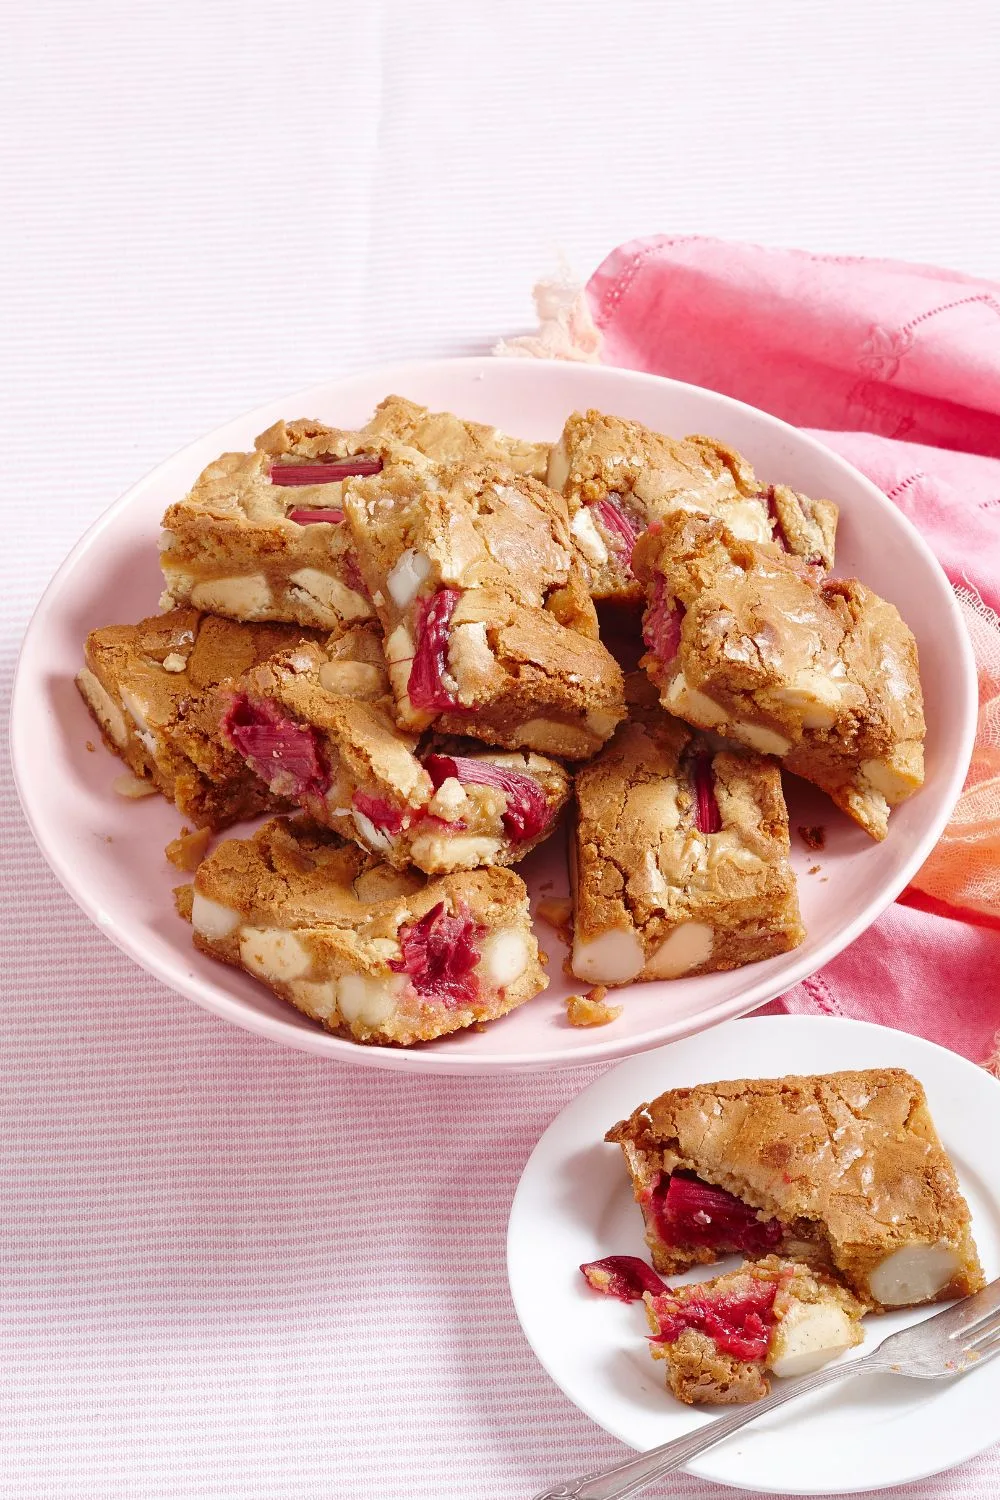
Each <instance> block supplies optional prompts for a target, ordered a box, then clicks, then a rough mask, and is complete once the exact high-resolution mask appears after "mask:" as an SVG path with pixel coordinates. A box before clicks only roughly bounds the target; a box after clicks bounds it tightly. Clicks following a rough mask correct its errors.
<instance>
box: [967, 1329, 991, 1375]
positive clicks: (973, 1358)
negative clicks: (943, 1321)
mask: <svg viewBox="0 0 1000 1500" xmlns="http://www.w3.org/2000/svg"><path fill="white" fill-rule="evenodd" d="M998 1354H1000V1333H995V1334H994V1335H993V1337H992V1338H991V1339H988V1340H987V1341H986V1343H984V1344H979V1345H977V1346H976V1348H974V1349H963V1351H962V1362H961V1368H962V1369H969V1370H978V1369H979V1367H980V1365H985V1364H986V1362H987V1361H988V1360H991V1359H995V1358H996V1356H997V1355H998Z"/></svg>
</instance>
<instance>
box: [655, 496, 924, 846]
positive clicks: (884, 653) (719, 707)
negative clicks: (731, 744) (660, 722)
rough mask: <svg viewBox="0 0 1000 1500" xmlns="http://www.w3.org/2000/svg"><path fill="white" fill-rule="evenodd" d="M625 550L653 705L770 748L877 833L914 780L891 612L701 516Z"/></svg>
mask: <svg viewBox="0 0 1000 1500" xmlns="http://www.w3.org/2000/svg"><path fill="white" fill-rule="evenodd" d="M633 560H634V564H635V569H636V574H637V576H638V577H639V578H641V579H642V580H643V582H644V583H645V584H646V585H647V594H648V605H647V608H646V614H645V617H644V633H645V639H646V643H647V645H648V647H649V651H648V653H647V655H646V656H644V657H643V666H644V667H645V669H646V671H647V672H648V673H649V675H650V677H651V678H652V679H653V681H654V682H655V683H656V685H657V688H658V689H659V692H660V701H661V703H662V704H663V706H664V708H666V709H667V710H668V711H669V712H670V713H673V714H676V715H678V717H679V718H682V719H685V720H687V722H688V723H690V724H695V725H698V726H700V727H701V728H703V729H712V730H715V731H716V732H718V733H719V734H723V735H727V736H729V737H730V738H732V739H736V740H740V741H742V742H743V743H744V744H747V745H749V746H751V747H752V748H753V749H754V750H758V751H760V752H761V753H762V754H766V755H776V756H779V757H780V758H781V760H782V762H783V764H784V765H786V766H787V767H788V769H789V770H790V771H794V772H796V774H797V775H799V776H803V777H805V779H806V780H807V781H812V782H815V783H816V785H817V786H820V787H822V788H823V790H824V791H825V792H826V793H827V794H828V795H829V796H830V797H831V798H832V799H833V801H834V802H835V803H836V805H837V806H838V807H840V808H842V809H843V811H844V812H846V813H847V814H848V815H849V816H850V817H851V818H853V819H854V821H855V822H856V823H859V824H860V825H861V827H862V828H864V830H865V832H866V833H868V834H870V835H871V837H872V838H874V839H883V838H885V835H886V832H887V830H888V819H889V811H890V808H892V807H893V806H894V805H895V804H896V803H898V802H901V801H903V800H904V798H906V797H909V796H911V795H912V793H913V792H915V791H917V790H918V788H919V787H920V786H921V785H922V783H923V777H924V752H923V741H924V713H923V696H922V693H921V688H920V676H919V671H918V665H917V647H916V643H915V641H914V639H913V636H912V635H911V633H910V631H909V630H908V629H907V627H906V625H905V624H904V623H903V621H902V619H901V618H900V616H899V612H898V610H896V608H895V607H894V606H893V605H892V604H888V603H887V602H886V601H885V600H884V599H880V598H879V597H878V595H877V594H873V593H872V591H871V590H870V589H868V588H866V587H865V586H864V584H862V583H858V582H857V581H856V580H853V579H832V578H824V577H823V576H822V575H821V574H820V573H818V571H817V570H816V569H813V568H809V567H806V566H804V565H803V564H802V563H801V562H800V561H798V560H797V559H795V558H792V557H788V556H783V555H781V554H779V553H776V552H775V551H774V549H773V548H770V547H765V546H761V545H760V544H758V543H756V542H748V541H742V540H739V539H737V538H736V537H734V536H733V535H732V533H731V532H730V531H729V530H727V528H726V527H725V526H723V525H722V523H721V522H720V521H717V520H713V519H709V518H705V517H702V516H694V515H685V514H681V513H676V514H674V515H671V516H668V517H667V518H666V519H665V520H664V521H662V522H656V523H654V524H653V525H652V526H651V527H650V528H649V530H648V531H647V532H646V533H645V535H644V536H643V537H642V538H641V539H640V541H639V542H638V544H637V546H636V549H635V553H634V559H633Z"/></svg>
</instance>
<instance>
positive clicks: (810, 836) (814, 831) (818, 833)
mask: <svg viewBox="0 0 1000 1500" xmlns="http://www.w3.org/2000/svg"><path fill="white" fill-rule="evenodd" d="M798 834H799V838H800V839H801V840H802V842H803V843H804V844H805V846H806V848H807V849H825V848H826V829H825V828H824V827H823V825H822V823H809V824H804V825H803V824H801V823H800V824H799V829H798Z"/></svg>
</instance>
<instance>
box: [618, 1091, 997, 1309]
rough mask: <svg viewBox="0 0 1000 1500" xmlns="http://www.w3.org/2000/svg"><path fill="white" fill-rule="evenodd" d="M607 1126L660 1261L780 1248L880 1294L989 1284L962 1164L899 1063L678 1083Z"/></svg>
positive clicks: (942, 1292) (913, 1294)
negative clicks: (961, 1180) (953, 1158)
mask: <svg viewBox="0 0 1000 1500" xmlns="http://www.w3.org/2000/svg"><path fill="white" fill-rule="evenodd" d="M606 1139H607V1140H609V1141H615V1142H617V1143H618V1144H619V1145H620V1146H621V1148H622V1151H623V1152H624V1155H625V1161H626V1164H627V1166H628V1170H629V1173H630V1175H631V1177H632V1184H633V1189H634V1192H635V1196H636V1200H637V1202H638V1203H639V1205H640V1207H641V1209H642V1213H643V1218H644V1220H645V1225H646V1241H647V1243H648V1245H649V1248H650V1251H651V1254H652V1258H653V1264H654V1265H655V1266H656V1268H657V1269H658V1270H660V1271H663V1272H664V1273H666V1274H672V1273H675V1272H678V1271H683V1270H686V1269H687V1268H688V1267H689V1266H692V1265H696V1264H699V1263H708V1262H711V1261H715V1260H718V1259H719V1258H720V1257H721V1256H723V1255H728V1254H732V1253H741V1254H744V1255H747V1256H750V1257H753V1258H763V1257H766V1256H768V1255H771V1254H780V1255H784V1256H790V1257H792V1258H793V1259H797V1260H804V1261H807V1262H808V1263H809V1264H810V1265H812V1266H815V1267H818V1268H819V1269H820V1270H825V1271H827V1272H830V1273H832V1274H835V1275H837V1276H838V1277H839V1278H840V1279H841V1280H842V1281H843V1282H845V1283H846V1285H847V1286H848V1287H849V1288H850V1290H851V1291H852V1292H853V1293H854V1294H855V1295H856V1296H857V1297H859V1298H860V1299H861V1300H862V1301H863V1302H864V1303H865V1304H866V1305H868V1306H870V1307H875V1308H887V1307H905V1306H909V1305H911V1304H915V1303H921V1302H936V1301H943V1300H945V1299H946V1298H949V1297H963V1296H965V1295H966V1294H967V1293H969V1292H974V1291H977V1290H978V1289H979V1288H980V1287H981V1286H982V1285H983V1274H982V1270H981V1268H980V1265H979V1260H978V1257H977V1254H976V1247H975V1244H974V1243H973V1239H972V1234H971V1231H970V1227H969V1226H970V1216H969V1210H968V1207H967V1205H966V1203H965V1200H964V1198H963V1197H962V1194H961V1191H960V1189H959V1185H958V1180H957V1178H956V1176H955V1171H954V1168H953V1167H952V1165H951V1162H950V1161H949V1159H948V1156H947V1154H946V1152H945V1150H944V1148H943V1147H942V1145H941V1142H940V1141H939V1139H938V1136H937V1132H936V1131H935V1129H934V1123H933V1121H932V1119H931V1116H930V1112H929V1110H928V1108H927V1100H926V1097H925V1095H924V1091H923V1088H922V1087H921V1085H920V1084H919V1083H918V1082H917V1080H916V1079H915V1078H913V1077H911V1075H910V1074H909V1073H905V1072H903V1071H902V1070H901V1069H896V1068H873V1069H868V1070H866V1071H863V1072H845V1073H828V1074H820V1075H817V1076H810V1077H786V1078H769V1079H768V1078H753V1079H736V1080H734V1081H732V1082H725V1083H712V1084H702V1085H699V1086H698V1087H695V1088H679V1089H670V1090H669V1091H668V1092H667V1093H665V1094H661V1095H660V1096H659V1098H657V1099H654V1100H653V1101H652V1102H651V1103H649V1104H642V1105H640V1106H639V1108H638V1109H636V1110H635V1111H634V1112H633V1113H632V1115H631V1116H630V1117H629V1118H628V1119H627V1120H622V1121H620V1122H619V1124H617V1125H615V1126H614V1127H613V1128H612V1129H611V1130H609V1131H608V1134H607V1137H606Z"/></svg>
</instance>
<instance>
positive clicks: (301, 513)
mask: <svg viewBox="0 0 1000 1500" xmlns="http://www.w3.org/2000/svg"><path fill="white" fill-rule="evenodd" d="M288 519H289V520H290V521H294V522H295V524H296V526H339V525H340V523H341V521H342V520H343V519H344V512H343V511H342V510H334V509H333V508H332V507H331V508H330V509H328V510H304V509H303V508H302V507H301V506H296V508H295V509H294V510H290V511H289V512H288ZM345 561H346V559H345ZM355 566H357V565H356V564H355Z"/></svg>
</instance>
